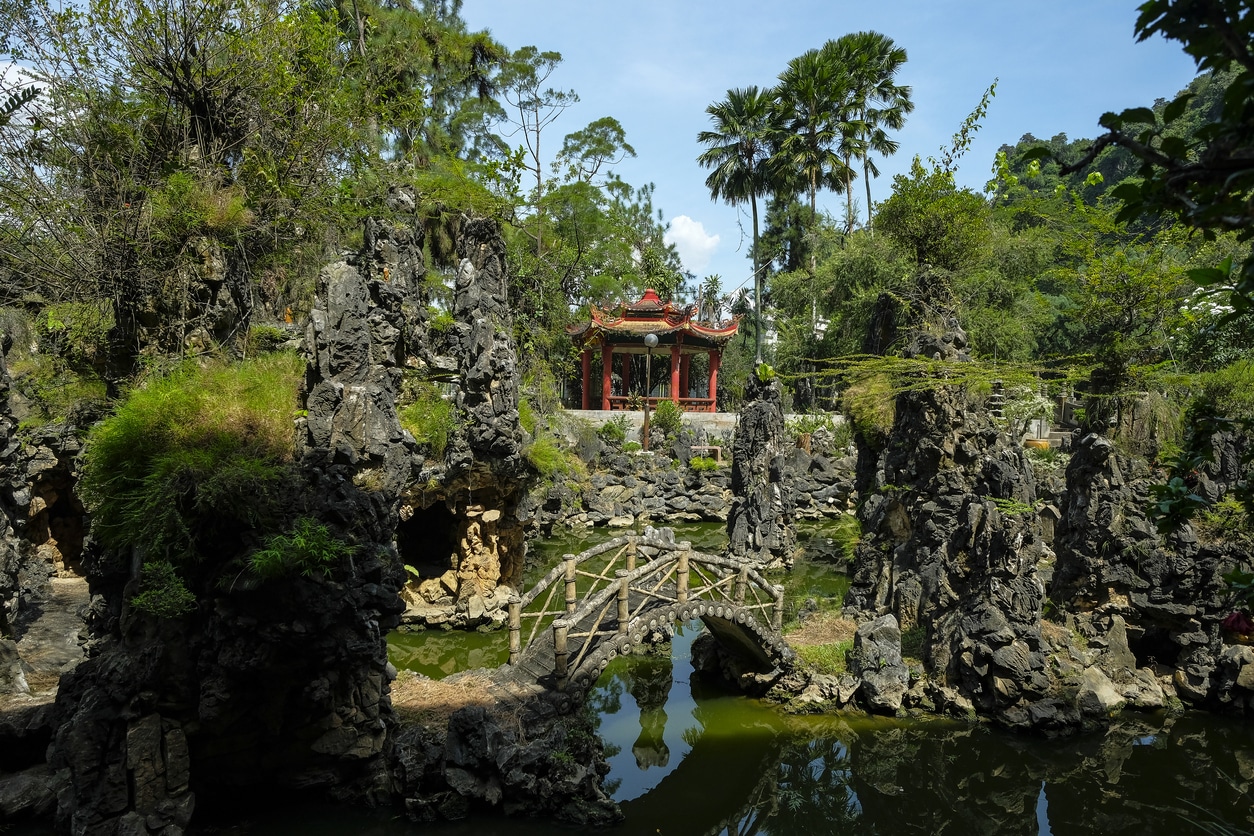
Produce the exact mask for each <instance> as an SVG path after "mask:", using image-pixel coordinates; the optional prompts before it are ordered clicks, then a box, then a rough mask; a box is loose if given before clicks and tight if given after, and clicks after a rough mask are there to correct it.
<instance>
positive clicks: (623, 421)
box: [597, 415, 631, 446]
mask: <svg viewBox="0 0 1254 836" xmlns="http://www.w3.org/2000/svg"><path fill="white" fill-rule="evenodd" d="M629 426H631V424H630V422H629V421H628V420H627V416H626V415H616V416H614V417H613V418H611V419H610V420H608V421H606V422H605V423H604V424H602V425H601V429H599V430H597V435H599V436H600V437H601V440H602V441H604V442H605V443H606V444H612V445H614V446H618V445H620V444H622V443H623V442H624V441H626V440H627V428H628V427H629Z"/></svg>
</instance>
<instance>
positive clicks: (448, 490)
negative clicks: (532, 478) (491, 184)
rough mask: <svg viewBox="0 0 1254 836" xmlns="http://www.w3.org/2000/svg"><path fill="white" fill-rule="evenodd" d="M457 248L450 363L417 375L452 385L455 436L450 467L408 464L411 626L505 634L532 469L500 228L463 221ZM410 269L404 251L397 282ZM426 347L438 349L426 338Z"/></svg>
mask: <svg viewBox="0 0 1254 836" xmlns="http://www.w3.org/2000/svg"><path fill="white" fill-rule="evenodd" d="M457 250H458V254H459V255H460V256H461V261H460V264H459V266H458V268H457V271H456V275H455V277H454V288H453V290H454V295H453V307H452V315H453V320H454V322H453V325H452V327H451V328H450V329H449V330H448V333H447V334H446V335H445V336H444V339H445V340H446V343H445V344H444V345H443V351H444V352H445V353H443V354H441V355H438V356H437V355H434V354H428V355H426V356H420V357H419V358H418V360H417V363H416V366H417V368H416V369H415V372H416V373H418V374H423V375H426V376H427V377H429V378H431V379H440V380H444V379H447V380H448V381H449V382H448V383H447V386H448V387H449V388H450V389H451V390H452V396H451V401H452V408H453V413H452V414H453V417H454V424H455V426H453V427H452V428H451V429H450V431H449V436H448V445H447V447H446V449H445V451H444V454H443V457H442V459H440V460H438V461H432V460H424V459H423V457H421V456H414V457H412V458H411V459H410V463H411V468H410V473H409V476H408V481H407V483H406V485H405V488H404V491H403V502H402V505H401V508H400V514H401V525H400V528H399V530H398V533H397V538H398V542H399V544H400V548H401V556H402V558H403V559H404V560H405V562H406V563H407V564H409V565H410V566H411V567H413V568H414V569H415V570H416V571H418V572H419V574H420V578H419V579H418V580H417V581H416V582H411V583H410V585H409V587H408V589H407V592H406V598H407V601H408V602H409V604H410V606H409V609H408V611H407V612H406V615H405V620H406V621H407V622H410V623H414V624H417V625H425V626H437V625H438V626H441V627H474V626H479V625H482V624H487V623H489V622H492V623H497V624H499V623H500V622H501V620H502V619H503V618H504V610H503V607H504V606H505V604H506V603H507V602H508V599H509V592H510V590H511V589H516V588H517V587H518V586H520V585H521V583H522V571H523V558H524V554H525V534H526V528H525V526H526V522H524V520H523V519H521V518H520V514H519V510H518V505H519V503H520V502H521V500H522V498H523V491H522V485H523V480H524V477H525V476H526V474H527V463H526V461H525V459H524V458H523V455H522V450H523V435H522V430H521V428H520V426H519V421H518V397H519V396H518V366H517V363H518V361H517V354H516V352H515V350H514V346H513V340H512V337H511V324H510V316H509V308H508V304H507V295H506V294H507V287H508V277H507V274H506V269H507V267H506V263H505V243H504V241H503V239H502V238H501V231H500V227H499V225H498V224H497V223H496V222H494V221H489V220H485V219H481V218H463V219H462V220H461V222H460V225H459V237H458V240H457ZM404 264H405V260H404V258H403V252H402V257H401V260H400V261H398V263H397V266H396V272H398V273H403V272H404V270H403V266H404ZM420 330H421V326H420ZM418 342H419V343H431V342H433V340H432V339H431V338H430V334H427V335H426V338H425V339H419V340H418ZM416 353H419V352H416ZM450 367H451V368H452V370H454V372H455V373H453V374H449V369H450Z"/></svg>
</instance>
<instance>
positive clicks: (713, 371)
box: [710, 351, 723, 412]
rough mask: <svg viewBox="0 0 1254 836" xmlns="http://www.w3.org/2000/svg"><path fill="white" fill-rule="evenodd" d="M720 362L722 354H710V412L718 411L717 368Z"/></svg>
mask: <svg viewBox="0 0 1254 836" xmlns="http://www.w3.org/2000/svg"><path fill="white" fill-rule="evenodd" d="M722 360H723V355H722V353H720V352H718V351H711V352H710V412H717V411H718V366H719V363H720V362H722Z"/></svg>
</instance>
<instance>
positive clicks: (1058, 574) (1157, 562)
mask: <svg viewBox="0 0 1254 836" xmlns="http://www.w3.org/2000/svg"><path fill="white" fill-rule="evenodd" d="M1220 442H1221V443H1220V444H1219V445H1218V446H1217V450H1219V451H1223V450H1224V449H1229V456H1228V457H1227V458H1231V459H1232V460H1231V461H1229V462H1228V464H1227V466H1225V465H1224V459H1225V455H1224V454H1223V453H1222V452H1221V453H1220V457H1219V462H1218V464H1217V465H1215V466H1214V467H1213V468H1212V469H1211V470H1210V471H1209V472H1210V474H1211V477H1213V478H1208V481H1207V485H1208V487H1207V488H1206V489H1207V490H1211V491H1213V492H1214V493H1215V496H1214V497H1213V498H1214V499H1218V498H1220V497H1221V496H1222V495H1223V491H1224V488H1225V487H1226V486H1227V485H1228V484H1231V482H1232V481H1233V480H1234V479H1235V478H1237V474H1238V473H1239V458H1240V457H1239V454H1236V453H1234V452H1232V450H1231V448H1232V447H1233V445H1234V444H1237V443H1239V440H1238V439H1227V443H1224V440H1223V439H1221V440H1220ZM1234 457H1235V458H1234ZM1234 466H1235V467H1236V468H1237V470H1236V471H1233V470H1232V468H1233V467H1234ZM1203 475H1204V474H1203ZM1161 478H1162V477H1161V476H1160V475H1158V474H1154V473H1153V472H1151V471H1150V470H1149V468H1148V467H1147V466H1146V465H1145V464H1144V463H1141V462H1139V461H1137V460H1134V459H1130V458H1128V457H1126V456H1123V455H1121V454H1120V453H1119V452H1118V451H1117V449H1116V448H1115V446H1114V444H1113V443H1112V441H1111V440H1110V439H1108V438H1106V437H1104V436H1102V435H1099V434H1097V433H1090V434H1088V435H1085V436H1084V437H1082V438H1081V439H1080V440H1079V442H1078V443H1077V444H1076V445H1075V446H1074V448H1073V451H1072V456H1071V461H1070V463H1069V464H1068V467H1067V491H1066V494H1065V496H1064V500H1063V506H1062V509H1061V512H1062V516H1061V519H1060V520H1059V523H1058V530H1057V535H1056V541H1055V549H1056V551H1057V553H1058V560H1057V565H1056V567H1055V570H1054V576H1053V580H1052V583H1051V584H1050V589H1049V594H1050V598H1051V599H1052V600H1053V601H1054V603H1055V605H1056V606H1057V607H1058V608H1059V609H1060V610H1062V611H1064V612H1066V613H1068V618H1069V620H1070V621H1069V623H1071V624H1072V625H1073V627H1074V629H1075V630H1076V631H1077V632H1078V633H1079V634H1080V635H1083V636H1084V637H1085V638H1086V639H1087V641H1088V643H1089V644H1090V645H1097V646H1099V647H1104V646H1106V645H1108V644H1111V643H1112V642H1113V644H1114V645H1115V646H1120V645H1122V646H1124V647H1126V648H1127V651H1126V653H1127V655H1129V656H1130V657H1131V658H1132V659H1133V660H1134V662H1135V664H1134V665H1133V666H1132V667H1133V669H1134V670H1142V669H1144V670H1148V669H1153V670H1155V671H1157V672H1158V674H1160V675H1161V676H1163V677H1164V678H1165V679H1164V684H1166V686H1167V690H1168V692H1169V693H1170V692H1173V691H1174V695H1175V696H1177V697H1179V698H1180V699H1181V700H1183V701H1184V702H1186V703H1188V704H1192V705H1196V706H1199V707H1211V708H1223V709H1227V710H1238V711H1239V710H1247V711H1248V710H1249V709H1250V708H1252V707H1254V690H1251V689H1250V688H1249V687H1248V685H1249V684H1254V680H1252V679H1251V677H1254V669H1252V670H1251V671H1250V673H1249V674H1246V675H1245V679H1244V680H1243V681H1245V682H1246V683H1247V684H1246V685H1245V686H1243V685H1241V684H1240V681H1242V680H1241V676H1242V671H1243V670H1244V667H1245V666H1244V664H1243V663H1240V658H1239V657H1240V656H1241V655H1242V654H1241V651H1240V650H1239V649H1230V647H1231V646H1226V645H1225V643H1224V635H1223V631H1222V621H1223V619H1224V617H1225V616H1227V615H1228V614H1229V612H1230V611H1231V605H1230V603H1229V600H1228V592H1227V587H1226V584H1225V583H1224V582H1223V580H1222V575H1223V574H1224V573H1225V572H1227V571H1229V570H1231V569H1232V568H1233V567H1235V566H1236V565H1237V562H1238V560H1239V559H1240V558H1241V553H1240V551H1239V549H1238V548H1236V547H1235V546H1234V544H1226V543H1200V542H1199V541H1198V538H1197V536H1196V534H1195V533H1194V531H1193V529H1192V528H1191V527H1190V526H1185V527H1183V528H1182V529H1180V530H1179V531H1177V532H1175V533H1173V534H1171V535H1163V534H1161V533H1160V532H1159V531H1158V530H1157V528H1156V527H1155V526H1154V524H1153V522H1152V521H1151V520H1150V519H1148V517H1147V515H1146V509H1147V508H1148V507H1149V506H1150V504H1151V499H1152V495H1151V493H1150V490H1149V487H1150V485H1152V484H1154V483H1155V481H1157V480H1161ZM1112 636H1113V638H1112ZM1150 679H1151V681H1152V679H1153V677H1150ZM1146 687H1149V684H1147V685H1146ZM1154 687H1157V686H1156V685H1155V686H1154Z"/></svg>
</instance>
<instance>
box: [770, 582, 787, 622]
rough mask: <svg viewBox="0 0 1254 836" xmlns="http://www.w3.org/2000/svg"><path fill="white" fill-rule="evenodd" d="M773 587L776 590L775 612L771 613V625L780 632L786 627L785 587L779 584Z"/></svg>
mask: <svg viewBox="0 0 1254 836" xmlns="http://www.w3.org/2000/svg"><path fill="white" fill-rule="evenodd" d="M773 589H774V590H775V612H774V613H772V615H771V627H772V628H773V629H774V630H775V632H777V633H778V632H779V631H780V630H782V629H783V628H784V588H783V587H782V586H779V585H778V584H777V585H776V586H774V587H773Z"/></svg>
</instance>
